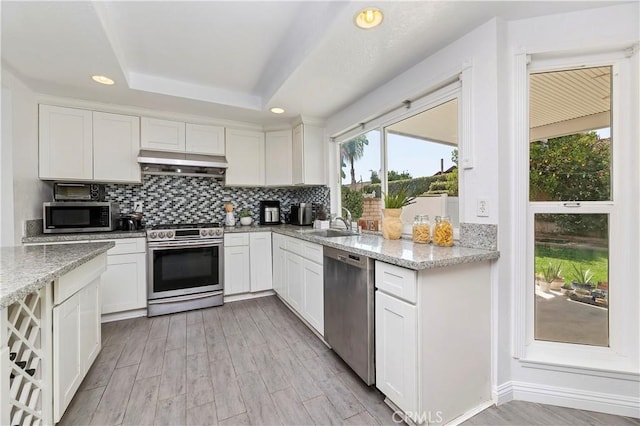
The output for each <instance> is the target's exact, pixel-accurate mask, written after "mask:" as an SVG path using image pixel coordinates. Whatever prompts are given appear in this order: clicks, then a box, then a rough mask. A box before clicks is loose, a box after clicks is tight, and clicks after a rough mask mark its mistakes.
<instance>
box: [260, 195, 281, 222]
mask: <svg viewBox="0 0 640 426" xmlns="http://www.w3.org/2000/svg"><path fill="white" fill-rule="evenodd" d="M279 224H280V201H275V200H263V201H260V225H279Z"/></svg>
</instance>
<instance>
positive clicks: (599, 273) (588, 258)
mask: <svg viewBox="0 0 640 426" xmlns="http://www.w3.org/2000/svg"><path fill="white" fill-rule="evenodd" d="M549 262H561V263H562V277H563V278H564V279H565V282H571V278H572V275H573V272H574V269H573V265H574V264H575V265H578V267H580V266H582V268H584V269H589V270H590V271H591V273H592V274H593V278H592V279H591V282H592V283H593V284H597V283H598V282H600V281H605V282H609V274H608V270H609V267H608V265H609V261H608V254H607V252H606V251H603V250H593V249H588V248H578V247H549V246H546V245H536V273H537V272H539V271H541V270H542V268H544V267H546V266H547V265H548V264H549Z"/></svg>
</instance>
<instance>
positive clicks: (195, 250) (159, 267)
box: [147, 223, 224, 317]
mask: <svg viewBox="0 0 640 426" xmlns="http://www.w3.org/2000/svg"><path fill="white" fill-rule="evenodd" d="M223 234H224V231H223V229H222V227H221V226H220V225H219V224H217V223H199V224H169V225H155V226H152V227H151V228H150V229H148V230H147V248H148V251H147V257H148V261H147V316H150V317H152V316H156V315H165V314H170V313H173V312H182V311H189V310H192V309H200V308H207V307H210V306H219V305H222V304H223V303H224V301H223V290H224V270H223V268H224V257H223V256H224V254H223V253H224V250H223Z"/></svg>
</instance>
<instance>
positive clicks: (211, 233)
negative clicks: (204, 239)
mask: <svg viewBox="0 0 640 426" xmlns="http://www.w3.org/2000/svg"><path fill="white" fill-rule="evenodd" d="M207 234H208V235H209V236H210V237H213V229H209V232H207Z"/></svg>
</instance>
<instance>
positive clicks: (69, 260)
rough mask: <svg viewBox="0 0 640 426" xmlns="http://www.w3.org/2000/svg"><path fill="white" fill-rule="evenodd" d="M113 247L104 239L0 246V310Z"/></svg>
mask: <svg viewBox="0 0 640 426" xmlns="http://www.w3.org/2000/svg"><path fill="white" fill-rule="evenodd" d="M113 246H114V243H113V242H101V243H86V244H58V245H39V246H18V247H3V248H0V309H4V308H6V307H7V306H9V305H10V304H12V303H13V302H15V301H17V300H20V299H22V298H24V297H25V296H26V295H27V294H29V293H33V292H35V291H38V290H39V289H40V288H42V287H44V286H45V285H47V284H48V283H50V282H52V281H54V280H55V279H57V278H58V277H60V276H62V275H64V274H65V273H67V272H69V271H71V270H73V269H75V268H77V267H78V266H80V265H82V264H84V263H86V262H88V261H90V260H91V259H93V258H95V257H97V256H99V255H100V254H102V253H105V252H106V251H107V250H109V249H110V248H111V247H113Z"/></svg>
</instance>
